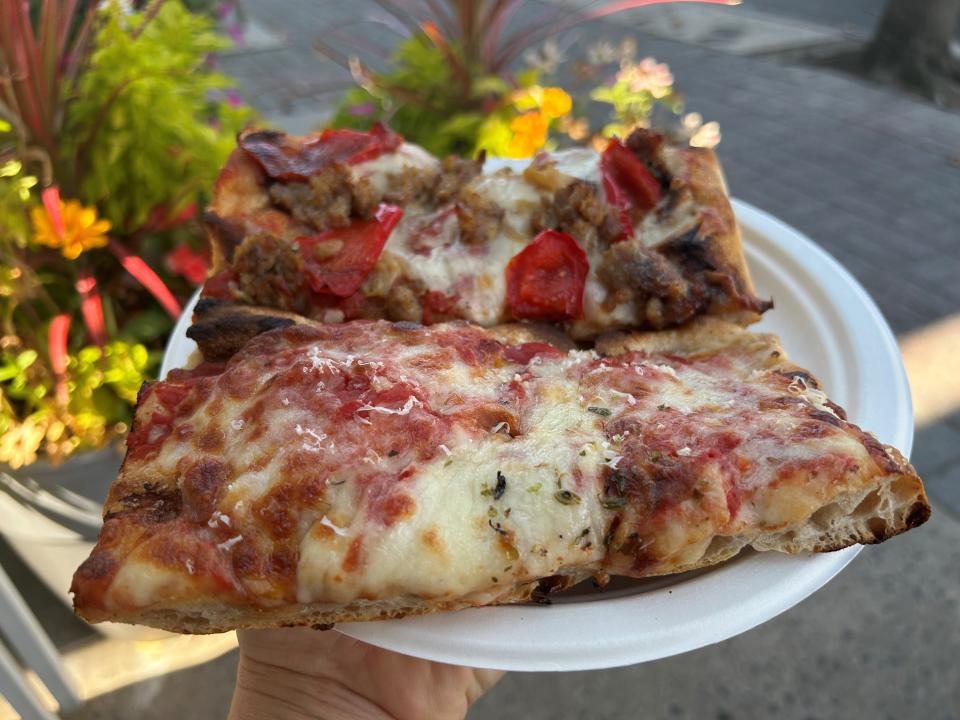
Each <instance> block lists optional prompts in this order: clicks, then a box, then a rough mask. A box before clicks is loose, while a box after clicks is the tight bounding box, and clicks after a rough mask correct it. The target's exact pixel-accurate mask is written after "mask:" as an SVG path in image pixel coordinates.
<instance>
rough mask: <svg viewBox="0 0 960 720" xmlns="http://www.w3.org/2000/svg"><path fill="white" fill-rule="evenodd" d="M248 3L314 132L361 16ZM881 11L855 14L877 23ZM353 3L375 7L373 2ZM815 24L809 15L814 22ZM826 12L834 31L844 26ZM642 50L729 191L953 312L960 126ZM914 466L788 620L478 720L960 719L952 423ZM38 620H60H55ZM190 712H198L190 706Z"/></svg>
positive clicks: (551, 687)
mask: <svg viewBox="0 0 960 720" xmlns="http://www.w3.org/2000/svg"><path fill="white" fill-rule="evenodd" d="M533 4H534V3H532V2H531V3H528V5H533ZM245 5H246V7H247V8H248V9H249V12H250V13H251V15H252V16H254V17H255V18H257V19H258V20H259V21H260V22H261V23H263V25H264V26H266V27H268V28H271V29H272V30H274V31H276V32H277V33H279V35H280V36H282V39H283V44H284V45H283V47H280V48H277V49H274V50H264V51H262V52H259V53H256V54H238V55H234V56H233V57H229V58H226V59H224V61H223V63H222V65H223V67H224V69H225V70H227V71H228V72H231V73H234V74H236V75H237V77H239V78H240V79H241V82H242V85H243V89H244V92H245V95H246V97H247V98H248V99H249V100H250V101H251V102H253V103H254V104H255V105H256V106H257V107H259V108H260V109H261V111H262V112H263V113H264V114H265V115H266V116H267V117H269V118H270V119H272V120H274V121H275V122H277V123H278V124H281V125H284V126H286V127H288V128H290V129H292V130H298V131H299V130H305V129H307V128H309V127H310V126H311V125H313V123H314V121H315V119H316V118H318V117H319V115H320V114H321V113H322V111H323V108H324V107H325V106H324V104H323V101H322V100H320V101H318V99H317V98H316V96H315V95H312V94H311V93H310V89H311V88H314V87H318V86H322V85H324V84H328V83H330V82H331V81H333V80H334V79H335V78H336V77H337V71H336V68H335V67H333V66H332V65H331V64H330V63H328V62H327V61H324V60H322V59H318V58H317V57H316V56H315V55H313V53H312V51H311V45H312V39H313V37H314V36H315V35H316V34H317V33H320V32H322V30H323V27H332V26H338V25H340V24H342V23H345V22H350V21H351V20H352V19H354V18H356V17H357V14H358V12H359V11H358V9H357V8H358V7H361V4H359V3H351V4H347V3H333V2H327V3H317V2H311V1H309V0H271V2H269V3H268V2H266V0H257V1H256V2H254V1H253V0H248V2H246V3H245ZM746 5H747V6H749V5H750V3H749V2H748V3H746ZM876 6H877V3H876V2H871V1H870V0H858V4H857V7H858V8H863V9H864V12H867V13H869V12H874V9H875V8H876ZM362 7H364V8H370V9H371V11H372V8H373V7H374V3H372V2H371V3H367V4H362ZM825 7H826V6H825ZM768 8H772V9H773V11H774V12H777V11H778V9H779V10H782V8H783V3H782V2H775V1H774V0H767V1H766V2H764V1H763V0H758V1H757V3H756V5H755V6H754V8H753V9H759V10H764V9H768ZM364 11H365V10H364ZM731 11H732V12H735V11H736V10H735V9H731ZM811 12H814V11H813V10H811V11H810V12H805V13H803V14H801V15H800V19H802V20H805V21H807V22H810V21H813V20H816V19H817V16H816V15H811V14H810V13H811ZM824 12H825V13H826V12H830V11H829V10H824ZM630 17H631V16H630V15H624V16H619V17H617V18H616V19H615V20H608V21H604V22H597V23H593V24H592V25H590V26H588V27H586V28H583V29H582V30H581V33H582V35H583V36H584V37H587V38H589V39H591V40H594V39H598V38H600V37H604V38H609V39H614V40H615V39H617V38H619V37H621V36H623V35H626V34H635V32H634V28H633V26H632V25H631V20H630ZM634 17H636V16H634ZM822 17H824V18H826V20H825V22H826V24H833V25H834V26H836V23H837V22H842V21H845V20H842V18H841V16H840V15H824V16H822ZM844 17H845V16H844ZM861 25H862V23H861ZM637 37H638V40H639V41H640V47H641V51H642V52H644V53H648V54H652V55H654V56H656V57H657V59H658V60H662V61H666V62H668V63H669V64H670V65H671V67H672V69H673V71H674V74H675V76H676V78H677V84H678V87H679V88H680V89H681V90H682V91H683V92H684V94H685V95H686V97H687V105H688V108H689V109H690V110H696V111H698V112H700V113H702V114H703V115H704V117H705V118H707V119H711V120H718V121H719V122H720V124H721V129H722V132H723V142H722V143H721V145H720V154H721V158H722V161H723V163H724V167H725V169H726V172H727V175H728V178H729V181H730V186H731V189H732V192H733V194H734V195H736V196H738V197H740V198H742V199H744V200H747V201H748V202H751V203H753V204H755V205H757V206H758V207H761V208H763V209H765V210H767V211H769V212H771V213H773V214H774V215H777V216H779V217H781V218H782V219H783V220H785V221H786V222H788V223H790V224H792V225H794V226H796V227H797V228H798V229H800V230H801V231H803V232H805V233H807V234H808V235H809V236H811V237H812V238H814V239H815V240H816V241H817V242H819V243H821V244H822V245H823V246H824V247H826V248H827V249H828V250H829V251H830V252H831V253H833V254H834V256H835V257H837V258H838V259H839V260H840V261H841V262H842V263H843V264H844V265H846V267H847V268H849V269H850V270H851V272H853V274H854V275H855V276H856V277H857V278H858V279H859V280H860V281H861V282H862V283H863V284H864V285H865V286H866V288H867V289H868V290H869V291H870V293H871V294H872V295H873V297H874V298H875V299H876V300H877V302H878V304H879V305H880V307H881V308H882V310H883V312H884V313H885V315H886V316H887V318H888V320H889V321H890V323H891V325H892V326H893V328H894V330H895V331H896V332H897V333H898V334H901V335H902V334H907V333H909V332H911V331H913V330H916V329H918V328H921V327H924V326H927V325H928V324H930V323H931V322H934V321H937V320H939V319H942V318H945V317H948V316H951V315H953V314H956V313H958V312H960V282H958V281H957V278H958V277H960V231H958V230H957V228H960V115H957V114H949V113H947V112H944V111H941V110H938V109H937V108H935V107H933V106H931V105H930V104H928V103H925V102H923V101H921V100H918V99H914V98H911V97H906V96H903V95H899V94H896V93H894V92H892V91H890V90H888V89H885V88H881V87H876V86H872V85H868V84H865V83H863V82H860V81H858V80H856V79H853V78H850V77H846V76H841V75H837V74H832V73H830V72H828V71H825V70H823V69H821V68H805V67H792V66H785V65H781V64H778V63H776V62H774V61H773V60H771V59H769V58H766V59H763V58H757V57H750V56H736V55H731V54H727V53H723V52H718V51H716V50H710V49H707V48H704V47H700V46H695V45H690V44H683V43H678V42H672V41H669V40H665V39H662V38H653V37H650V36H643V35H638V36H637ZM933 370H935V368H931V371H933ZM878 391H879V392H882V391H883V389H882V388H878ZM913 457H914V460H915V463H916V465H917V467H918V469H919V470H920V472H921V474H922V475H923V476H924V478H925V480H926V481H927V483H928V486H929V488H930V490H931V493H932V494H933V496H934V506H935V508H934V509H935V515H934V519H933V520H932V521H931V522H930V523H929V524H928V525H927V526H925V527H924V528H923V529H921V530H919V531H917V532H913V533H910V534H908V535H907V536H905V537H903V538H899V539H896V540H894V541H891V542H890V543H887V544H885V545H884V546H881V547H878V548H867V549H866V550H865V551H864V553H863V555H862V556H861V557H860V558H858V559H857V560H856V561H855V562H854V564H853V565H852V566H851V567H850V568H849V569H848V570H846V571H845V572H843V573H842V574H841V575H840V577H838V578H837V579H835V580H834V581H833V582H831V583H830V584H829V585H828V586H827V587H826V588H825V589H824V590H822V591H820V592H818V593H817V594H816V595H814V596H813V597H812V598H810V599H809V600H807V601H806V602H804V603H802V604H801V605H800V606H798V607H797V608H794V609H793V610H791V611H789V612H787V613H786V614H784V615H782V616H780V617H779V618H777V619H775V620H773V621H771V622H769V623H767V624H766V625H764V626H762V627H760V628H758V629H756V630H753V631H751V632H749V633H746V634H744V635H741V636H739V637H737V638H734V639H732V640H729V641H727V642H724V643H721V644H719V645H716V646H713V647H710V648H705V649H703V650H699V651H697V652H693V653H689V654H686V655H683V656H680V657H676V658H671V659H668V660H664V661H660V662H655V663H648V664H645V665H640V666H635V667H632V668H625V669H619V670H610V671H602V672H585V673H575V674H561V675H556V674H529V675H528V674H513V675H511V676H509V677H508V678H507V679H506V680H504V682H503V683H501V685H500V686H498V687H497V688H496V689H495V690H494V691H493V692H492V693H490V694H489V695H488V696H487V697H486V698H484V699H483V700H482V701H481V702H480V703H479V704H478V706H477V707H476V709H475V711H474V712H473V713H471V716H470V717H471V718H472V719H473V720H487V719H488V718H489V719H491V720H492V719H494V718H513V717H517V718H521V717H522V718H530V719H536V718H551V719H560V718H581V717H589V718H623V717H650V718H667V717H670V718H673V717H677V718H698V719H706V720H713V719H716V720H731V719H733V718H744V719H749V718H757V717H777V718H783V719H784V720H794V719H796V720H801V719H805V718H837V717H876V718H888V717H889V718H914V717H917V718H919V717H924V718H926V717H930V718H942V719H944V720H947V719H951V718H960V666H958V665H957V663H956V652H957V648H958V647H960V571H958V568H960V521H958V518H960V490H958V486H960V477H958V471H957V469H956V468H957V467H960V412H958V413H955V414H953V415H952V416H950V417H948V418H946V419H944V420H941V421H939V422H937V423H934V424H930V425H928V426H926V427H922V428H920V429H919V431H918V436H917V443H916V446H915V449H914V453H913ZM44 619H45V620H48V621H49V622H50V623H51V624H52V625H56V624H57V623H59V622H62V620H61V619H59V616H57V614H56V612H55V611H53V610H50V611H49V612H48V613H45V618H44ZM235 663H236V657H235V654H230V655H227V656H225V657H224V658H222V659H220V660H218V661H215V662H213V663H209V664H208V665H206V666H203V667H202V668H197V669H195V670H191V671H188V672H181V673H177V674H174V675H170V676H167V677H165V678H158V679H155V680H152V681H149V682H146V683H141V684H139V685H137V686H134V687H131V688H127V689H124V690H121V691H119V692H117V693H114V694H112V695H109V696H105V697H102V698H98V699H96V700H94V701H93V702H91V703H89V704H88V706H87V707H86V708H85V709H84V710H82V711H80V712H78V713H75V714H74V715H72V716H71V717H72V718H74V719H75V720H80V719H81V718H82V719H84V720H87V719H89V718H120V717H132V716H137V717H140V718H144V719H145V720H147V719H149V718H161V717H164V718H166V717H169V716H171V715H176V716H179V717H184V718H188V717H204V718H206V717H215V716H219V715H222V714H223V713H224V712H225V708H226V704H227V702H228V699H229V695H230V690H231V688H232V673H233V668H234V666H235ZM198 698H202V701H203V703H204V706H203V708H202V711H200V710H192V709H191V708H194V707H195V706H194V702H195V701H196V700H197V699H198Z"/></svg>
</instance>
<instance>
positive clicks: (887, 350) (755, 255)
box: [162, 200, 913, 671]
mask: <svg viewBox="0 0 960 720" xmlns="http://www.w3.org/2000/svg"><path fill="white" fill-rule="evenodd" d="M733 205H734V209H735V211H736V214H737V219H738V221H739V223H740V227H741V230H742V232H743V241H744V249H745V252H746V255H747V261H748V263H749V265H750V271H751V273H752V275H753V279H754V282H755V283H756V286H757V291H758V294H759V295H760V296H761V297H773V298H774V301H775V303H776V307H775V309H774V310H771V311H770V312H768V313H767V314H766V315H765V317H764V320H763V322H762V323H760V324H759V325H758V326H757V328H759V329H762V330H770V331H773V332H776V333H778V334H779V335H780V337H781V338H782V340H783V344H784V347H785V348H786V350H787V353H788V354H789V356H790V358H791V359H792V360H794V361H795V362H797V363H798V364H800V365H801V366H803V367H805V368H807V369H809V370H811V371H812V372H813V373H814V375H816V376H817V377H818V378H819V379H820V380H821V382H822V384H823V387H824V388H825V389H826V391H827V392H828V394H829V395H830V397H831V398H832V399H834V400H835V401H836V402H838V403H840V404H841V405H842V406H843V407H844V408H846V410H847V413H848V415H849V417H850V419H851V421H853V422H855V423H857V424H859V425H861V426H862V427H864V428H865V429H867V430H871V431H873V432H874V433H875V434H876V435H877V436H878V437H879V438H880V440H881V441H883V442H885V443H889V444H892V445H895V446H897V447H898V448H900V449H901V450H902V451H903V452H904V453H905V454H906V455H907V456H909V454H910V449H911V446H912V445H913V410H912V407H911V403H910V389H909V386H908V384H907V377H906V373H905V371H904V368H903V363H902V361H901V359H900V353H899V350H898V349H897V344H896V341H895V339H894V336H893V333H892V332H891V331H890V328H889V327H888V326H887V324H886V322H885V321H884V319H883V316H882V315H881V314H880V311H879V310H878V309H877V306H876V305H875V304H874V303H873V301H872V300H871V299H870V297H869V296H868V295H867V293H866V292H865V291H864V289H863V288H862V287H861V286H860V284H859V283H858V282H857V281H856V280H855V279H854V278H853V277H852V276H851V275H850V273H848V272H847V271H846V270H844V269H843V267H841V266H840V264H839V263H837V261H836V260H834V259H833V258H832V257H830V256H829V255H828V254H827V253H826V252H824V251H823V250H822V249H821V248H820V247H818V246H817V245H816V244H815V243H814V242H813V241H811V240H810V239H809V238H807V237H805V236H804V235H802V234H800V233H799V232H797V231H796V230H794V229H793V228H791V227H790V226H788V225H786V224H784V223H782V222H780V221H779V220H777V219H776V218H774V217H772V216H770V215H768V214H767V213H764V212H762V211H760V210H758V209H757V208H755V207H753V206H751V205H748V204H747V203H744V202H740V201H737V200H735V201H734V203H733ZM192 305H193V304H192V303H191V305H190V306H189V307H188V308H187V310H186V311H185V312H184V315H183V317H182V318H181V319H180V322H178V323H177V327H176V328H175V330H174V334H173V336H172V337H171V340H170V344H169V346H168V348H167V353H166V356H165V357H164V362H163V370H162V372H163V373H166V372H167V371H168V370H169V369H170V368H174V367H179V366H181V365H183V364H184V363H185V362H186V359H187V358H188V357H189V355H190V353H191V352H192V351H193V349H194V348H195V346H194V344H193V342H192V341H190V340H188V339H187V338H186V336H185V335H184V332H185V331H186V328H187V327H188V326H189V324H190V320H189V316H190V314H191V310H192ZM859 551H860V548H859V547H853V548H848V549H846V550H842V551H840V552H835V553H827V554H823V555H784V554H781V553H776V552H769V553H755V552H746V553H742V554H741V555H740V556H739V557H737V558H736V559H734V560H731V561H729V562H727V563H725V564H723V565H720V566H718V567H715V568H710V569H706V570H701V571H697V572H694V573H687V574H683V575H677V576H673V577H666V578H657V579H653V580H639V581H630V580H622V579H621V580H615V581H614V582H613V583H611V585H610V586H608V588H607V589H605V590H603V591H599V590H594V589H592V588H590V587H589V584H587V583H585V584H584V585H585V587H582V588H580V587H578V588H574V589H571V590H569V591H567V592H566V593H563V594H562V595H560V596H558V597H556V598H555V599H554V602H553V604H552V605H549V606H541V605H512V606H503V607H491V608H476V609H471V610H462V611H460V612H456V613H438V614H434V615H427V616H424V617H416V618H407V619H403V620H391V621H385V622H371V623H352V624H343V625H338V626H337V629H338V630H340V631H341V632H343V633H345V634H347V635H349V636H351V637H354V638H357V639H360V640H363V641H365V642H368V643H371V644H373V645H378V646H380V647H384V648H388V649H390V650H395V651H397V652H401V653H405V654H408V655H415V656H418V657H423V658H428V659H430V660H438V661H442V662H447V663H455V664H459V665H469V666H473V667H488V668H500V669H503V670H538V671H542V670H588V669H597V668H606V667H616V666H620V665H630V664H633V663H638V662H644V661H647V660H656V659H659V658H664V657H668V656H670V655H676V654H677V653H682V652H687V651H688V650H694V649H696V648H700V647H703V646H705V645H710V644H711V643H715V642H719V641H721V640H725V639H726V638H729V637H732V636H734V635H737V634H739V633H742V632H744V631H746V630H749V629H750V628H752V627H755V626H757V625H759V624H760V623H762V622H765V621H767V620H769V619H770V618H772V617H774V616H776V615H778V614H780V613H782V612H783V611H784V610H787V609H788V608H790V607H792V606H793V605H795V604H797V603H798V602H800V601H801V600H803V599H804V598H805V597H807V596H808V595H810V594H811V593H813V592H814V591H816V590H817V589H818V588H820V587H822V586H823V585H824V584H825V583H826V582H827V581H828V580H830V579H831V578H832V577H833V576H834V575H836V574H837V573H838V572H840V570H842V569H843V568H844V567H845V566H846V565H847V563H849V562H850V561H851V560H853V558H854V557H855V556H856V555H857V553H858V552H859Z"/></svg>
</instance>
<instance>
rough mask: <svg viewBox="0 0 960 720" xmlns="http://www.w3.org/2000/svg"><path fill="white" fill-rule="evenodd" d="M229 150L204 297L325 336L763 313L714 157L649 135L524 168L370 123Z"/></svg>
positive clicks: (252, 140)
mask: <svg viewBox="0 0 960 720" xmlns="http://www.w3.org/2000/svg"><path fill="white" fill-rule="evenodd" d="M238 144H239V147H238V148H237V149H236V150H235V151H234V152H233V154H232V155H231V157H230V159H229V161H228V162H227V164H226V167H225V168H224V169H223V171H222V173H221V175H220V177H219V179H218V180H217V183H216V186H215V190H214V199H213V202H212V204H211V206H210V208H209V212H208V213H207V215H206V223H207V227H208V231H209V236H210V239H211V243H212V246H213V249H214V254H213V257H214V274H213V276H212V277H211V278H210V279H209V281H208V282H207V284H206V286H205V288H204V291H203V295H204V297H206V298H208V299H217V300H220V301H230V302H242V303H248V304H252V305H260V306H265V307H271V308H277V309H280V310H286V311H291V312H295V313H298V314H300V315H305V316H307V317H311V318H313V319H316V320H321V321H324V322H341V321H343V320H350V319H355V318H367V319H379V318H383V319H388V320H394V321H415V322H422V323H424V324H432V323H436V322H442V321H447V320H455V319H463V320H468V321H470V322H473V323H476V324H479V325H482V326H492V325H497V324H501V323H504V322H510V321H514V320H528V321H547V322H555V323H560V324H562V325H563V326H564V327H565V328H566V330H567V331H568V332H569V333H570V334H571V335H572V336H573V337H576V338H578V339H590V338H593V337H595V336H596V335H598V334H599V333H602V332H605V331H610V330H616V329H634V328H652V329H655V328H663V327H672V326H676V325H680V324H682V323H684V322H686V321H688V320H690V319H691V318H694V317H697V316H701V315H711V316H722V317H724V318H725V319H728V320H732V321H736V322H739V323H741V324H748V323H750V322H753V321H755V320H756V319H757V318H758V317H759V313H761V312H763V311H764V310H765V309H767V308H768V307H769V306H770V303H767V302H764V301H762V300H760V299H758V298H757V297H756V296H755V295H754V293H753V287H752V285H751V281H750V276H749V273H748V272H747V268H746V264H745V262H744V258H743V253H742V249H741V246H740V237H739V231H738V229H737V225H736V221H735V219H734V217H733V212H732V210H731V207H730V202H729V200H728V198H727V193H726V188H725V186H724V182H723V177H722V174H721V172H720V167H719V164H718V163H717V159H716V156H715V155H714V153H713V152H712V151H710V150H705V149H700V148H691V147H688V146H686V145H680V144H677V143H672V142H669V141H668V140H667V139H666V138H665V137H664V136H662V135H660V134H658V133H654V132H652V131H649V130H636V131H634V132H633V134H631V135H630V137H628V138H627V139H626V140H625V141H624V142H620V141H619V140H613V141H611V142H610V145H609V146H608V148H607V149H606V151H605V152H603V153H602V154H598V153H595V152H594V151H592V150H583V149H581V150H568V151H562V152H556V153H541V154H540V155H538V156H537V157H536V158H535V159H534V160H533V161H532V162H531V163H530V164H529V166H528V167H527V168H526V169H524V170H523V171H522V172H517V171H514V170H511V169H501V170H499V171H496V172H490V173H484V172H483V165H484V160H483V158H482V157H481V158H479V159H477V160H469V159H461V158H456V157H449V158H447V159H446V160H443V161H440V160H438V159H437V158H434V157H432V156H431V155H429V154H428V153H427V152H425V151H424V150H422V149H421V148H419V147H417V146H414V145H410V144H407V143H403V142H402V140H401V138H400V137H399V136H397V135H396V134H394V133H392V132H390V131H389V130H386V129H384V128H383V127H381V126H379V125H378V126H377V127H375V128H374V129H373V130H372V131H371V132H369V133H360V132H356V131H352V130H325V131H323V132H322V133H319V134H314V135H308V136H306V137H300V138H298V137H291V136H289V135H286V134H284V133H279V132H274V131H264V130H258V131H247V132H245V133H242V134H241V135H240V137H239V139H238Z"/></svg>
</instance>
